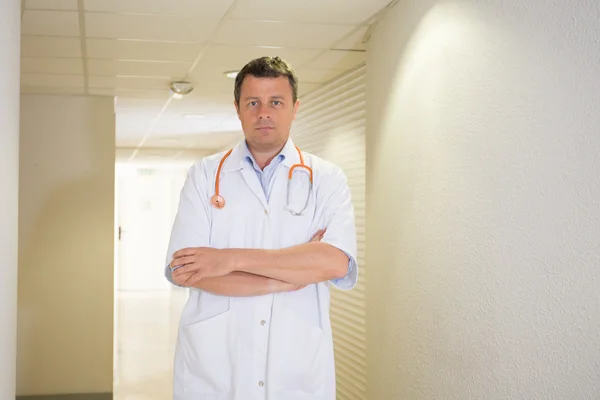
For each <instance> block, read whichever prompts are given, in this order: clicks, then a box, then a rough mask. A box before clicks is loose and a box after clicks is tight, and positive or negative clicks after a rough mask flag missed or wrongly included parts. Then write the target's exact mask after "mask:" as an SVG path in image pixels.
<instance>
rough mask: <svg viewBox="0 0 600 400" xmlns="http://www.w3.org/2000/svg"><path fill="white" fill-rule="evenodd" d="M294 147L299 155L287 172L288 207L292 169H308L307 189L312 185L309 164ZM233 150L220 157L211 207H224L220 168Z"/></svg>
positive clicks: (311, 173)
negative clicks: (220, 190) (308, 185)
mask: <svg viewBox="0 0 600 400" xmlns="http://www.w3.org/2000/svg"><path fill="white" fill-rule="evenodd" d="M294 147H295V148H296V151H297V152H298V156H299V157H300V164H294V165H292V166H291V167H290V172H289V173H288V192H287V193H288V199H287V200H288V207H289V193H290V192H289V185H290V182H291V181H292V176H293V174H294V169H296V168H304V169H306V170H307V171H308V173H309V179H310V188H309V190H312V185H313V171H312V168H310V167H309V166H307V165H306V164H304V157H303V156H302V152H301V151H300V149H299V148H298V146H294ZM232 151H233V149H230V150H229V151H228V152H227V153H225V155H224V156H223V158H221V161H220V162H219V168H218V169H217V176H216V178H215V194H214V195H213V196H212V198H211V204H212V206H213V207H215V208H223V207H225V199H224V198H223V196H221V195H220V194H219V183H220V177H221V169H222V168H223V164H224V163H225V160H226V159H227V157H229V156H230V155H231V152H232ZM309 196H310V193H309ZM308 199H309V198H308V197H307V200H306V204H308ZM306 204H305V206H304V208H306ZM302 211H304V209H302ZM302 211H300V212H299V213H297V212H294V211H292V213H293V214H294V215H300V214H301V213H302Z"/></svg>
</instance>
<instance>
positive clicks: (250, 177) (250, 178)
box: [242, 164, 269, 210]
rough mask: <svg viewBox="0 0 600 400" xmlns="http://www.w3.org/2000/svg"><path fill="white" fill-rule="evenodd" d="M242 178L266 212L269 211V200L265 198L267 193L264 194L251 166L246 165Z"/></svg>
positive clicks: (243, 168)
mask: <svg viewBox="0 0 600 400" xmlns="http://www.w3.org/2000/svg"><path fill="white" fill-rule="evenodd" d="M242 176H243V177H244V180H245V181H246V185H248V187H249V188H250V190H251V191H252V193H253V194H254V195H255V196H256V197H257V198H258V200H259V201H260V202H261V204H262V205H263V207H264V208H265V210H268V209H269V205H268V204H267V198H266V197H265V193H264V192H263V189H262V187H261V185H260V182H259V181H258V177H257V176H256V172H255V171H254V170H253V169H252V166H251V165H250V164H245V165H244V166H243V167H242Z"/></svg>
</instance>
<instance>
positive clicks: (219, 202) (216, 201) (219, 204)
mask: <svg viewBox="0 0 600 400" xmlns="http://www.w3.org/2000/svg"><path fill="white" fill-rule="evenodd" d="M210 202H211V203H212V205H213V207H214V208H223V207H225V199H224V198H223V197H222V196H219V195H218V194H215V195H214V196H213V197H212V198H211V199H210Z"/></svg>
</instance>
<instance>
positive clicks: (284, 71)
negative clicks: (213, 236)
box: [233, 57, 298, 106]
mask: <svg viewBox="0 0 600 400" xmlns="http://www.w3.org/2000/svg"><path fill="white" fill-rule="evenodd" d="M248 75H252V76H255V77H257V78H278V77H280V76H285V77H286V78H288V81H290V86H291V87H292V98H293V100H294V103H296V100H298V77H297V76H296V72H295V71H294V69H293V68H292V66H291V65H290V64H289V63H288V62H286V61H285V60H282V59H281V58H280V57H260V58H255V59H254V60H252V61H250V62H249V63H248V64H246V65H244V67H243V68H242V69H241V70H240V72H238V74H237V76H236V77H235V89H234V91H233V95H234V97H235V103H236V104H237V105H238V106H239V104H240V94H241V91H242V83H243V82H244V78H245V77H246V76H248Z"/></svg>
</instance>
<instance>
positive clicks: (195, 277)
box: [185, 271, 203, 286]
mask: <svg viewBox="0 0 600 400" xmlns="http://www.w3.org/2000/svg"><path fill="white" fill-rule="evenodd" d="M202 278H203V275H202V273H201V272H199V271H196V272H195V273H192V274H191V275H190V276H189V277H188V278H187V279H186V281H185V286H193V285H195V284H196V283H198V282H200V280H201V279H202Z"/></svg>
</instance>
